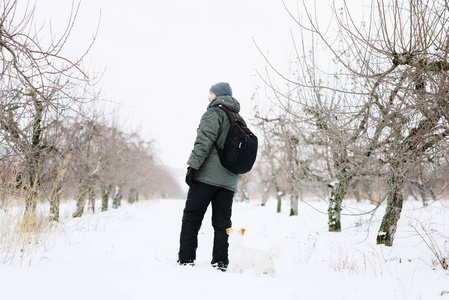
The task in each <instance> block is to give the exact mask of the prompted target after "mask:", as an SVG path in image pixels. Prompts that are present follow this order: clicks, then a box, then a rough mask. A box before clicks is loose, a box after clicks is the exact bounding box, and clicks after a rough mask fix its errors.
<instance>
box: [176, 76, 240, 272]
mask: <svg viewBox="0 0 449 300" xmlns="http://www.w3.org/2000/svg"><path fill="white" fill-rule="evenodd" d="M209 92H210V95H209V97H208V99H209V102H210V103H209V106H208V107H207V111H206V112H205V113H204V114H203V116H202V117H201V122H200V125H199V127H198V130H197V137H196V140H195V144H194V148H193V150H192V153H191V154H190V157H189V159H188V161H187V164H188V168H187V175H186V183H187V184H188V185H189V186H190V188H189V191H188V194H187V201H186V205H185V209H184V214H183V217H182V228H181V238H180V247H179V253H178V256H179V257H178V258H179V259H178V263H179V264H180V265H192V266H193V265H194V263H195V259H196V249H197V247H198V231H199V229H200V227H201V222H202V220H203V217H204V214H205V213H206V210H207V207H208V206H209V203H212V226H213V227H214V245H213V251H212V262H211V264H212V266H213V267H215V268H217V269H218V270H221V271H223V272H224V271H226V269H227V267H228V264H229V260H228V235H227V233H226V229H227V228H229V227H231V214H232V199H233V197H234V193H235V191H236V189H237V184H238V175H237V174H234V173H232V172H231V171H229V170H227V169H226V168H224V167H223V166H222V165H221V162H220V157H219V156H218V152H217V147H219V148H220V149H223V146H224V143H225V139H226V136H227V133H228V131H229V128H230V125H231V124H230V121H229V118H228V116H227V115H226V112H225V111H223V110H222V109H221V108H219V106H220V105H224V106H226V107H227V108H228V109H229V110H230V111H231V113H232V114H233V115H234V117H236V118H237V119H239V120H241V119H242V118H241V117H240V115H239V111H240V103H239V102H238V101H237V100H236V99H235V98H233V97H232V89H231V87H230V86H229V84H228V83H227V82H219V83H217V84H215V85H213V86H212V87H211V88H210V91H209Z"/></svg>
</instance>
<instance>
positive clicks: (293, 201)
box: [290, 191, 298, 216]
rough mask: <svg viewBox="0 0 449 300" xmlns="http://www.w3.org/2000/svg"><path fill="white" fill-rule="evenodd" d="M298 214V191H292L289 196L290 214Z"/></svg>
mask: <svg viewBox="0 0 449 300" xmlns="http://www.w3.org/2000/svg"><path fill="white" fill-rule="evenodd" d="M297 215H298V193H297V192H296V191H293V193H292V195H291V197H290V216H297Z"/></svg>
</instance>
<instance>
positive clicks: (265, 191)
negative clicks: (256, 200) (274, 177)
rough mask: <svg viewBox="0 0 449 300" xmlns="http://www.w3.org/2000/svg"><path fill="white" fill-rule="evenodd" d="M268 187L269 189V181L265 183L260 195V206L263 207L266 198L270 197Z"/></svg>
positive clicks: (266, 200)
mask: <svg viewBox="0 0 449 300" xmlns="http://www.w3.org/2000/svg"><path fill="white" fill-rule="evenodd" d="M270 187H271V181H269V180H268V181H266V182H265V188H264V189H263V194H262V206H265V205H266V204H267V202H268V197H269V196H270Z"/></svg>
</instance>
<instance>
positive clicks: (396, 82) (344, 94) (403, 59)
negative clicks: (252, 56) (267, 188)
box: [266, 0, 449, 246]
mask: <svg viewBox="0 0 449 300" xmlns="http://www.w3.org/2000/svg"><path fill="white" fill-rule="evenodd" d="M340 3H341V4H339V5H340V6H337V4H335V2H334V5H333V7H332V9H333V10H332V13H333V20H335V25H336V27H335V28H337V30H336V31H332V30H326V29H327V28H328V27H323V26H321V25H322V24H320V21H319V19H317V18H316V17H315V16H316V14H314V13H312V12H311V11H310V10H309V8H308V7H307V5H306V3H305V1H303V4H304V5H303V10H302V11H303V12H304V13H303V15H302V16H301V17H296V16H294V15H293V14H292V12H291V10H289V9H288V8H287V11H288V13H290V15H291V16H292V17H293V19H294V20H295V21H296V22H297V24H298V26H299V27H300V28H301V30H302V31H303V32H306V33H308V34H310V36H311V37H312V40H319V43H320V44H321V45H324V46H325V48H326V49H327V50H328V51H329V53H330V54H331V55H332V56H333V58H334V61H335V62H336V64H335V70H334V71H332V70H328V69H327V70H324V71H322V67H323V66H322V65H320V64H319V62H317V60H316V55H317V53H316V50H313V51H312V55H311V56H307V55H305V53H306V52H307V51H304V50H303V51H298V53H299V54H298V60H299V63H298V68H297V71H298V74H300V75H301V77H296V78H293V79H291V78H289V77H287V76H284V75H283V74H280V73H279V72H278V71H277V70H276V69H275V68H272V69H273V70H274V71H275V73H277V75H279V76H280V77H281V79H282V80H284V81H287V82H288V83H289V84H290V85H292V86H295V89H297V90H300V91H303V92H301V93H300V94H299V95H296V96H295V97H292V96H291V94H290V93H288V92H287V93H286V92H282V91H281V90H280V89H278V88H277V87H276V86H275V85H273V84H272V81H271V80H266V81H267V83H268V84H269V85H270V86H271V87H272V89H273V90H275V91H276V95H278V96H279V95H281V96H282V97H281V98H283V99H282V101H280V102H281V103H283V104H281V105H282V106H283V107H285V108H289V109H290V104H289V103H292V102H293V103H294V104H296V107H297V108H298V109H297V110H295V111H294V114H295V115H296V118H297V119H298V122H300V123H301V126H303V130H301V131H300V132H302V133H305V134H303V135H302V136H301V138H302V139H304V140H306V142H307V143H308V144H309V145H310V146H311V148H313V149H315V150H314V151H315V152H318V153H321V157H319V158H318V160H310V159H308V160H307V161H301V162H300V164H301V165H302V166H303V168H302V170H303V172H304V173H305V174H306V176H308V177H312V178H315V179H316V180H317V181H322V182H326V183H327V184H328V185H329V186H330V188H331V196H330V199H329V226H330V227H329V229H330V230H337V231H338V230H339V229H340V226H341V225H340V224H339V222H340V219H339V214H340V210H341V200H342V199H343V197H344V196H345V194H346V193H347V191H348V188H349V187H350V186H351V185H352V184H353V182H358V181H360V180H363V178H364V177H368V178H370V179H371V180H372V179H373V177H378V178H380V179H381V180H383V182H384V184H385V185H386V187H387V188H386V193H385V194H384V196H383V197H382V198H383V199H386V201H387V206H386V211H385V215H384V218H383V221H382V224H381V227H380V229H379V233H378V236H377V242H378V243H380V244H385V245H388V246H391V245H392V244H393V240H394V234H395V231H396V228H397V222H398V220H399V217H400V214H401V210H402V205H403V201H404V197H405V190H406V187H407V185H408V184H410V183H411V182H414V181H416V180H421V181H424V182H426V179H425V176H426V172H423V170H425V169H428V168H432V167H437V166H438V165H440V164H441V161H442V160H443V159H444V155H445V153H446V149H447V148H446V146H447V141H448V139H447V137H448V133H449V125H448V111H449V110H448V104H447V98H448V78H447V72H448V71H449V63H448V61H447V54H448V51H449V50H448V49H449V39H448V36H449V35H448V30H449V28H448V23H447V19H448V15H447V14H448V13H449V7H448V5H449V4H448V2H447V1H430V0H418V1H371V2H370V3H371V11H370V15H369V18H368V20H366V21H363V20H362V21H361V22H359V21H357V20H356V17H355V15H354V14H351V11H350V7H351V6H350V5H349V0H348V1H341V2H340ZM303 20H305V21H303ZM331 25H332V24H331ZM322 28H325V29H322ZM302 41H303V43H304V40H302ZM298 48H300V49H301V47H297V48H295V49H298ZM303 49H304V48H303ZM320 54H321V53H320ZM321 57H323V56H321ZM308 60H309V61H311V63H310V64H309V65H308V63H307V61H308ZM267 61H268V60H267ZM268 63H269V62H268ZM328 74H329V75H330V76H329V75H328ZM323 162H324V163H325V165H321V166H320V164H321V163H323ZM373 170H374V171H375V172H373ZM427 173H428V172H427ZM334 226H335V228H332V227H334Z"/></svg>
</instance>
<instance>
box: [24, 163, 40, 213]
mask: <svg viewBox="0 0 449 300" xmlns="http://www.w3.org/2000/svg"><path fill="white" fill-rule="evenodd" d="M30 156H33V155H30ZM35 162H36V160H35V159H33V158H31V157H28V158H27V160H26V163H27V169H28V179H29V181H30V182H29V185H28V186H27V194H26V199H25V214H32V215H34V213H35V211H36V206H37V200H36V197H37V186H38V179H37V170H36V165H35Z"/></svg>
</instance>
